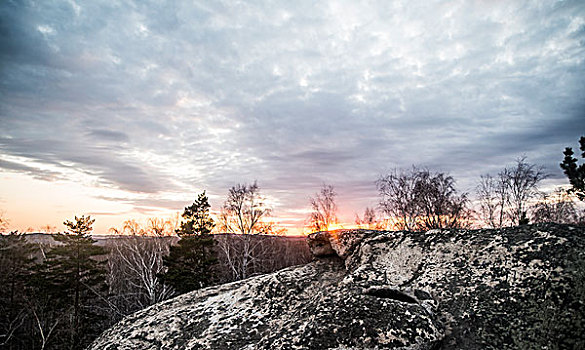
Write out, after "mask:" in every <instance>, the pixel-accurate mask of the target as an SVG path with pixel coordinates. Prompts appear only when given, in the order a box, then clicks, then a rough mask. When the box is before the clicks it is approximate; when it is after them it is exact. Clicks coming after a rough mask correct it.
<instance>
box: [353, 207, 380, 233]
mask: <svg viewBox="0 0 585 350" xmlns="http://www.w3.org/2000/svg"><path fill="white" fill-rule="evenodd" d="M355 223H356V225H357V226H358V227H360V228H367V229H376V230H379V229H381V228H382V227H383V224H382V223H381V222H380V220H378V216H377V215H376V209H374V208H370V207H366V209H365V210H364V216H363V217H362V218H360V216H359V215H358V214H355Z"/></svg>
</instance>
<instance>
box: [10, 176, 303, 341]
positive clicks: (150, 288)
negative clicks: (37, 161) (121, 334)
mask: <svg viewBox="0 0 585 350" xmlns="http://www.w3.org/2000/svg"><path fill="white" fill-rule="evenodd" d="M209 208H210V205H209V202H208V198H207V196H206V194H205V192H203V193H201V194H199V195H198V197H197V198H196V200H195V201H194V202H193V204H192V205H190V206H187V207H186V208H185V209H184V211H183V214H182V217H181V219H182V220H181V221H180V223H179V225H178V227H177V228H176V234H177V235H178V238H177V237H170V236H164V235H163V234H164V232H165V230H164V229H163V227H162V224H161V222H157V221H156V220H154V221H153V220H150V221H149V223H148V226H147V227H146V228H143V227H141V225H139V224H138V223H136V222H135V221H131V220H130V221H127V222H125V223H124V225H123V227H122V228H121V229H119V230H116V229H114V230H112V231H113V232H115V233H116V232H117V233H121V232H125V233H126V234H128V235H125V236H113V237H111V238H109V239H107V240H106V241H105V242H104V243H102V244H96V242H97V241H96V240H94V239H92V238H91V236H90V234H91V232H92V225H93V223H94V222H95V220H94V219H92V218H91V217H89V216H87V217H86V216H81V217H75V219H74V220H73V221H69V220H67V221H65V222H64V225H65V226H66V227H67V230H66V232H64V233H60V234H54V235H50V237H51V238H52V239H53V240H54V242H53V243H52V244H49V245H46V244H41V243H38V244H37V243H35V242H34V241H32V240H30V239H29V238H30V237H28V236H27V235H23V234H19V233H18V232H12V233H11V234H9V235H3V236H1V237H0V285H1V286H3V287H2V288H0V347H1V348H6V349H82V348H84V347H86V346H87V345H88V344H89V343H90V342H91V341H92V340H93V339H95V337H97V336H98V335H99V334H100V333H101V332H102V331H103V330H105V329H106V328H108V327H109V326H111V325H112V324H113V323H115V322H117V321H119V320H120V319H121V318H123V317H124V316H125V315H128V314H130V313H132V312H135V311H138V310H140V309H142V308H145V307H147V306H149V305H152V304H154V303H157V302H160V301H163V300H165V299H168V298H170V297H172V296H175V295H178V294H181V293H185V292H189V291H192V290H195V289H199V288H203V287H207V286H211V285H214V284H219V283H226V282H231V281H235V280H239V279H243V278H247V277H249V276H252V275H255V274H260V273H267V272H272V271H275V270H278V269H281V268H283V267H286V266H291V265H297V264H302V263H306V262H308V261H310V259H311V258H312V256H311V254H310V252H309V250H308V247H307V245H306V243H305V241H304V239H301V238H296V239H295V238H287V237H285V236H283V235H281V234H279V233H282V232H281V231H278V229H276V228H275V227H273V225H272V224H270V223H267V222H265V221H264V220H263V219H264V216H265V215H267V214H268V213H269V211H268V209H267V206H266V203H265V200H264V198H263V197H262V196H261V194H260V190H259V188H258V186H257V184H255V183H254V184H252V185H236V186H234V187H232V188H231V189H230V190H229V193H228V198H227V200H226V202H225V203H224V206H223V208H222V214H221V216H220V218H219V220H218V221H219V225H220V226H221V227H222V230H224V232H226V233H225V234H222V235H212V234H211V232H212V230H213V228H214V227H215V225H216V223H215V222H214V220H213V219H212V218H211V216H210V215H209ZM147 233H148V234H147ZM48 236H49V235H48Z"/></svg>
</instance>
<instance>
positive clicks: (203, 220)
mask: <svg viewBox="0 0 585 350" xmlns="http://www.w3.org/2000/svg"><path fill="white" fill-rule="evenodd" d="M209 208H211V205H209V199H208V198H207V196H206V195H205V191H203V193H201V194H200V195H199V196H197V199H196V200H195V201H194V202H193V204H191V206H188V207H185V211H184V212H183V215H182V216H183V219H185V220H184V221H182V222H181V228H180V229H178V230H177V233H178V234H179V235H207V234H210V233H211V231H212V230H213V227H214V226H215V223H214V222H213V219H212V218H211V217H210V216H209Z"/></svg>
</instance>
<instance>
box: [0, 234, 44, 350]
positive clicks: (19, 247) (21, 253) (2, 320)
mask: <svg viewBox="0 0 585 350" xmlns="http://www.w3.org/2000/svg"><path fill="white" fill-rule="evenodd" d="M35 251H36V248H35V246H34V244H32V243H29V242H27V241H26V238H25V237H24V235H22V234H18V232H12V233H10V234H8V235H2V236H0V286H2V288H0V347H1V348H7V349H9V348H30V347H32V346H33V345H32V343H31V339H30V337H27V327H26V326H27V318H28V316H29V315H28V312H27V296H26V294H25V293H23V292H24V291H25V287H26V285H27V282H28V281H29V279H30V275H31V271H32V269H33V267H34V265H35V261H34V253H35Z"/></svg>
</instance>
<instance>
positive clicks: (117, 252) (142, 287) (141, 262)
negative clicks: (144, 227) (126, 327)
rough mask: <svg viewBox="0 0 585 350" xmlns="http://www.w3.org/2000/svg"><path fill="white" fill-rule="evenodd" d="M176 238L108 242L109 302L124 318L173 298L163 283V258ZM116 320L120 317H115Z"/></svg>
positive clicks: (157, 237)
mask: <svg viewBox="0 0 585 350" xmlns="http://www.w3.org/2000/svg"><path fill="white" fill-rule="evenodd" d="M173 239H176V238H174V237H164V236H130V237H119V238H113V239H109V240H108V241H107V242H106V248H108V250H109V255H108V271H109V274H108V286H109V294H110V299H112V301H113V303H114V305H116V308H117V310H116V311H118V312H119V313H120V314H121V315H127V314H129V313H131V312H134V311H137V310H140V309H143V308H145V307H147V306H150V305H152V304H154V303H157V302H159V301H162V300H165V299H167V298H169V297H170V296H172V295H173V293H174V291H173V289H172V288H171V287H170V286H169V285H167V284H165V283H163V282H162V280H161V278H160V275H161V274H162V273H164V271H165V267H164V265H163V257H164V256H166V255H168V254H169V246H170V245H171V240H173ZM115 319H117V318H115Z"/></svg>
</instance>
